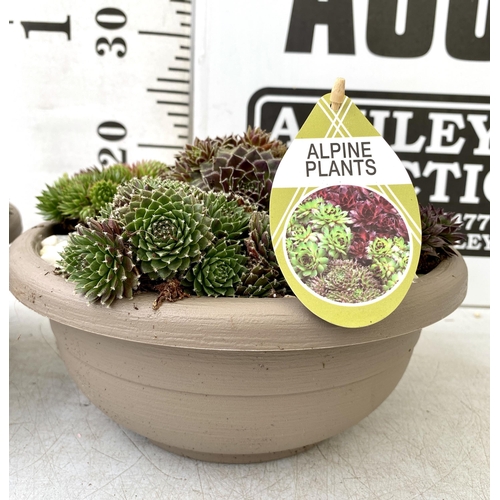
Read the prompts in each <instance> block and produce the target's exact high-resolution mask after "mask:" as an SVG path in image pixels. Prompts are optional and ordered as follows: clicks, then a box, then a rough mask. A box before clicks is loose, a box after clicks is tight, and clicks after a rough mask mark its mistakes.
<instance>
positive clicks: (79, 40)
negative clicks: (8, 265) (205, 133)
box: [6, 0, 192, 227]
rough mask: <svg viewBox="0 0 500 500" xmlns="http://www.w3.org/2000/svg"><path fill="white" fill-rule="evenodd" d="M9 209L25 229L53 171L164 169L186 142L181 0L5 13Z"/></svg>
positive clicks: (21, 6)
mask: <svg viewBox="0 0 500 500" xmlns="http://www.w3.org/2000/svg"><path fill="white" fill-rule="evenodd" d="M8 9H9V12H8V19H9V24H8V27H7V28H6V31H7V39H8V44H9V54H8V57H9V62H8V64H9V80H8V82H7V85H8V86H9V88H8V91H9V100H8V110H7V115H8V116H7V122H8V123H9V130H8V134H9V136H8V140H7V141H6V143H7V157H8V161H9V163H11V164H15V165H16V169H15V171H14V172H13V174H12V175H13V177H14V179H13V181H14V182H13V184H12V190H11V191H10V193H9V196H10V201H11V202H12V203H13V204H14V205H16V206H17V207H18V208H19V209H20V210H21V213H22V215H23V219H24V220H25V221H26V227H30V226H31V225H34V224H36V223H38V222H39V221H40V217H39V216H38V214H37V213H36V208H35V207H36V201H37V200H36V196H37V195H38V194H39V193H40V191H41V189H43V188H44V187H45V184H48V183H51V182H53V181H54V180H55V179H56V178H58V177H59V176H60V175H61V174H62V173H63V172H69V173H72V172H77V171H79V170H82V169H85V168H89V167H92V166H101V165H109V164H112V163H116V162H128V163H133V162H136V161H140V160H144V159H154V160H159V161H163V162H166V163H172V162H173V160H174V157H175V154H176V153H177V152H178V151H179V150H180V149H181V148H182V147H183V146H184V145H185V143H186V142H187V141H188V140H189V138H190V123H191V109H192V108H191V80H192V79H191V73H192V72H191V34H192V33H191V31H192V27H191V25H192V21H191V20H192V5H191V1H189V0H149V1H148V2H144V3H143V2H134V1H132V0H121V1H120V2H119V3H111V2H107V1H106V2H105V1H102V0H90V1H88V2H77V1H75V0H50V1H48V2H44V3H43V5H41V4H40V2H37V1H35V0H20V1H19V2H15V3H12V5H9V7H8Z"/></svg>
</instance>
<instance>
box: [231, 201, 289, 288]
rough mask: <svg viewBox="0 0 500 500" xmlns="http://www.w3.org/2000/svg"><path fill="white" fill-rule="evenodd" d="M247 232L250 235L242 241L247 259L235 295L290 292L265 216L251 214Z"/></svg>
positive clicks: (265, 214) (265, 213)
mask: <svg viewBox="0 0 500 500" xmlns="http://www.w3.org/2000/svg"><path fill="white" fill-rule="evenodd" d="M249 231H250V234H249V236H248V237H247V238H246V239H245V247H246V250H247V254H248V256H249V260H248V263H247V269H246V271H245V272H244V273H243V276H242V278H241V283H240V284H239V285H238V287H237V289H236V293H237V295H241V296H243V297H281V296H284V295H286V294H287V293H290V290H289V288H288V285H287V283H286V280H285V278H284V276H283V274H282V273H281V270H280V268H279V265H278V261H277V260H276V255H275V253H274V249H273V245H272V242H271V233H270V229H269V214H268V213H267V212H263V211H260V212H254V213H253V214H252V216H251V218H250V223H249Z"/></svg>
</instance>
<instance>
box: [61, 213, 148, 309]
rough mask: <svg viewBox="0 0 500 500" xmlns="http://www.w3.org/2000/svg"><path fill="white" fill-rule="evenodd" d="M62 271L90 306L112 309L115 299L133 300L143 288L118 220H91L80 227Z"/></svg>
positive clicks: (66, 252)
mask: <svg viewBox="0 0 500 500" xmlns="http://www.w3.org/2000/svg"><path fill="white" fill-rule="evenodd" d="M57 267H58V271H59V272H60V273H61V274H63V275H64V276H65V277H66V278H67V280H68V281H72V282H74V283H75V291H77V292H80V293H82V294H84V295H85V297H86V298H87V300H88V301H89V302H96V301H99V302H101V304H103V305H105V306H110V305H111V304H112V303H113V302H114V300H115V299H121V298H123V297H126V298H132V295H133V292H134V290H136V289H137V287H138V286H139V274H140V273H139V271H138V269H137V267H136V265H135V262H134V257H133V254H132V252H131V250H130V248H129V246H128V244H127V242H126V241H125V239H124V238H123V235H122V229H121V227H120V226H119V225H118V224H117V223H116V221H114V220H104V221H100V222H98V221H96V220H94V219H88V220H87V224H86V225H83V224H79V225H78V226H77V227H76V232H74V233H72V234H71V235H70V237H69V241H68V244H67V245H66V247H65V248H64V250H63V252H62V253H61V260H60V261H59V262H58V263H57Z"/></svg>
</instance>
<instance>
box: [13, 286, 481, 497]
mask: <svg viewBox="0 0 500 500" xmlns="http://www.w3.org/2000/svg"><path fill="white" fill-rule="evenodd" d="M9 296H10V305H9V309H10V366H9V371H10V391H9V398H10V450H9V455H10V456H9V459H10V464H9V472H10V474H9V489H10V499H12V500H29V499H33V500H80V499H82V500H83V499H87V500H101V499H102V500H108V499H121V500H132V499H135V500H155V499H167V500H170V499H172V500H173V499H179V500H226V499H231V500H232V499H234V500H241V499H252V500H253V499H256V500H257V499H258V500H267V499H269V500H270V499H273V500H288V499H300V500H309V499H310V500H323V499H335V500H342V499H346V500H347V499H349V500H358V499H359V500H361V499H367V500H372V499H374V500H392V499H393V500H410V499H424V500H475V499H489V498H490V472H489V471H490V465H489V464H490V431H489V410H490V408H489V397H490V392H489V373H490V371H489V370H490V366H489V360H490V335H489V331H490V326H489V321H490V309H489V308H471V307H461V308H459V309H458V310H457V311H455V312H454V313H453V314H452V315H450V316H449V317H448V318H446V319H444V320H442V321H441V322H439V323H437V324H436V325H433V326H431V327H428V328H426V329H424V331H423V332H422V335H421V337H420V340H419V342H418V344H417V346H416V347H415V351H414V355H413V357H412V360H411V362H410V365H409V367H408V369H407V371H406V373H405V375H404V376H403V379H402V381H401V382H400V384H399V385H398V387H397V388H396V389H395V391H394V392H393V393H392V394H391V395H390V396H389V398H388V399H387V400H386V401H385V402H384V403H383V404H382V405H381V406H380V407H379V408H378V409H376V410H375V411H374V412H373V413H372V414H371V415H369V416H368V417H367V418H365V419H364V420H363V421H361V422H360V423H359V424H358V425H356V426H354V427H353V428H351V429H349V430H347V431H345V432H343V433H342V434H340V435H338V436H336V437H333V438H331V439H329V440H327V441H324V442H322V443H320V444H319V445H318V446H316V447H314V448H313V449H311V450H309V451H307V452H305V453H302V454H300V455H298V456H295V457H292V458H286V459H282V460H277V461H273V462H267V463H262V464H252V465H223V464H214V463H206V462H199V461H195V460H191V459H188V458H182V457H179V456H177V455H173V454H171V453H168V452H166V451H163V450H161V449H159V448H157V447H156V446H154V445H152V444H151V443H149V442H148V441H147V439H145V438H143V437H141V436H139V435H137V434H135V433H133V432H131V431H129V430H127V429H124V428H122V427H120V426H119V425H117V424H115V423H114V422H113V421H112V420H110V419H109V418H108V417H107V416H106V415H104V414H103V413H102V412H101V411H100V410H99V409H97V408H96V407H95V406H93V405H92V404H91V403H90V402H89V401H88V399H87V398H86V397H85V396H84V395H83V394H82V393H81V392H80V391H79V390H78V388H77V387H76V386H75V384H74V383H73V381H72V380H71V379H70V378H69V376H68V374H67V372H66V369H65V366H64V364H63V362H62V361H61V359H60V358H59V356H58V353H57V348H56V344H55V340H54V337H53V335H52V332H51V330H50V327H49V323H48V320H47V319H45V318H42V317H40V316H38V315H37V314H35V313H33V312H32V311H31V310H29V309H27V308H26V307H25V306H23V305H22V304H21V303H19V302H17V301H16V300H15V299H14V298H13V296H12V295H10V294H9Z"/></svg>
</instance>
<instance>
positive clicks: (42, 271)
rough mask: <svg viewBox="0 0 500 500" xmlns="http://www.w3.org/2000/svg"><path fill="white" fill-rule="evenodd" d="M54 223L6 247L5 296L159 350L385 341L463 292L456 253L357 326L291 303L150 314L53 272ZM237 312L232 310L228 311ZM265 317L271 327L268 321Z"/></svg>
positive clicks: (204, 301) (140, 305)
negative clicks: (44, 248) (82, 289)
mask: <svg viewBox="0 0 500 500" xmlns="http://www.w3.org/2000/svg"><path fill="white" fill-rule="evenodd" d="M54 227H55V224H53V223H43V224H39V225H37V226H34V227H33V228H31V229H28V230H27V231H25V232H23V233H22V234H21V235H20V236H18V237H17V238H16V240H15V241H14V242H13V243H12V244H11V245H10V248H9V290H10V291H11V293H12V294H13V295H14V296H15V297H16V299H17V300H19V301H20V302H21V303H23V304H24V305H25V306H27V307H28V308H30V309H32V310H33V311H35V312H37V313H38V314H40V315H42V316H45V317H47V318H49V319H50V320H51V321H55V322H58V323H61V324H64V325H67V326H69V327H73V328H78V329H80V330H85V331H89V332H92V333H95V334H99V335H105V336H108V337H114V338H117V339H122V340H126V341H133V342H140V343H147V344H152V345H158V346H165V347H175V348H190V349H201V350H204V349H217V350H229V351H242V350H243V351H283V350H308V349H331V348H337V347H344V346H351V345H356V344H365V343H370V342H375V341H378V340H384V339H389V338H393V337H397V336H399V335H404V334H407V333H410V332H413V331H415V330H420V329H421V328H425V327H427V326H429V325H431V324H433V323H436V322H437V321H440V320H441V319H443V318H445V317H446V316H448V315H449V314H451V313H452V312H453V311H454V310H455V309H456V308H457V307H459V306H460V304H461V303H462V302H463V300H464V298H465V295H466V293H467V266H466V264H465V261H464V259H463V257H462V256H461V255H460V253H458V252H456V255H455V256H453V257H451V258H448V259H445V260H444V261H443V262H441V264H440V265H439V266H438V267H437V268H436V269H434V270H433V271H431V272H430V273H428V274H426V275H421V276H418V277H417V278H416V279H415V281H414V282H413V284H412V285H411V287H410V289H409V291H408V293H407V295H406V296H405V298H404V299H403V301H402V302H401V304H400V305H399V307H398V308H397V309H396V310H395V311H394V312H393V313H391V314H390V315H389V316H387V317H386V318H384V319H383V320H381V321H379V322H377V323H375V324H373V325H369V326H365V327H360V328H345V327H340V326H337V325H333V324H331V323H328V322H327V321H324V320H323V319H321V318H319V317H317V316H316V315H314V314H313V313H312V312H311V311H309V310H308V309H307V308H306V307H305V306H304V305H303V304H302V303H301V302H300V301H299V300H298V299H297V298H296V297H282V298H246V297H217V298H215V297H190V298H186V299H183V300H180V301H178V302H174V303H164V304H163V305H162V306H161V307H160V308H159V309H157V310H154V309H153V307H152V304H153V301H154V299H155V298H156V295H155V294H154V293H141V294H139V295H136V296H134V297H133V298H132V299H131V300H126V299H122V300H117V301H115V302H114V303H113V305H112V306H111V307H104V306H102V305H101V304H99V303H97V304H87V301H86V299H85V298H84V296H83V295H81V294H76V293H75V292H74V285H73V283H70V282H67V281H66V280H65V279H64V278H63V277H62V276H60V275H57V274H55V273H54V268H53V266H52V265H51V264H49V263H47V262H46V261H44V260H43V259H42V258H41V257H40V255H39V250H40V247H41V241H42V240H43V239H44V238H46V237H47V236H50V235H51V234H53V232H54V231H53V230H54ZM235 305H238V306H239V307H237V308H235V307H234V306H235ZM270 318H272V321H271V322H270V320H269V319H270Z"/></svg>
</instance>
